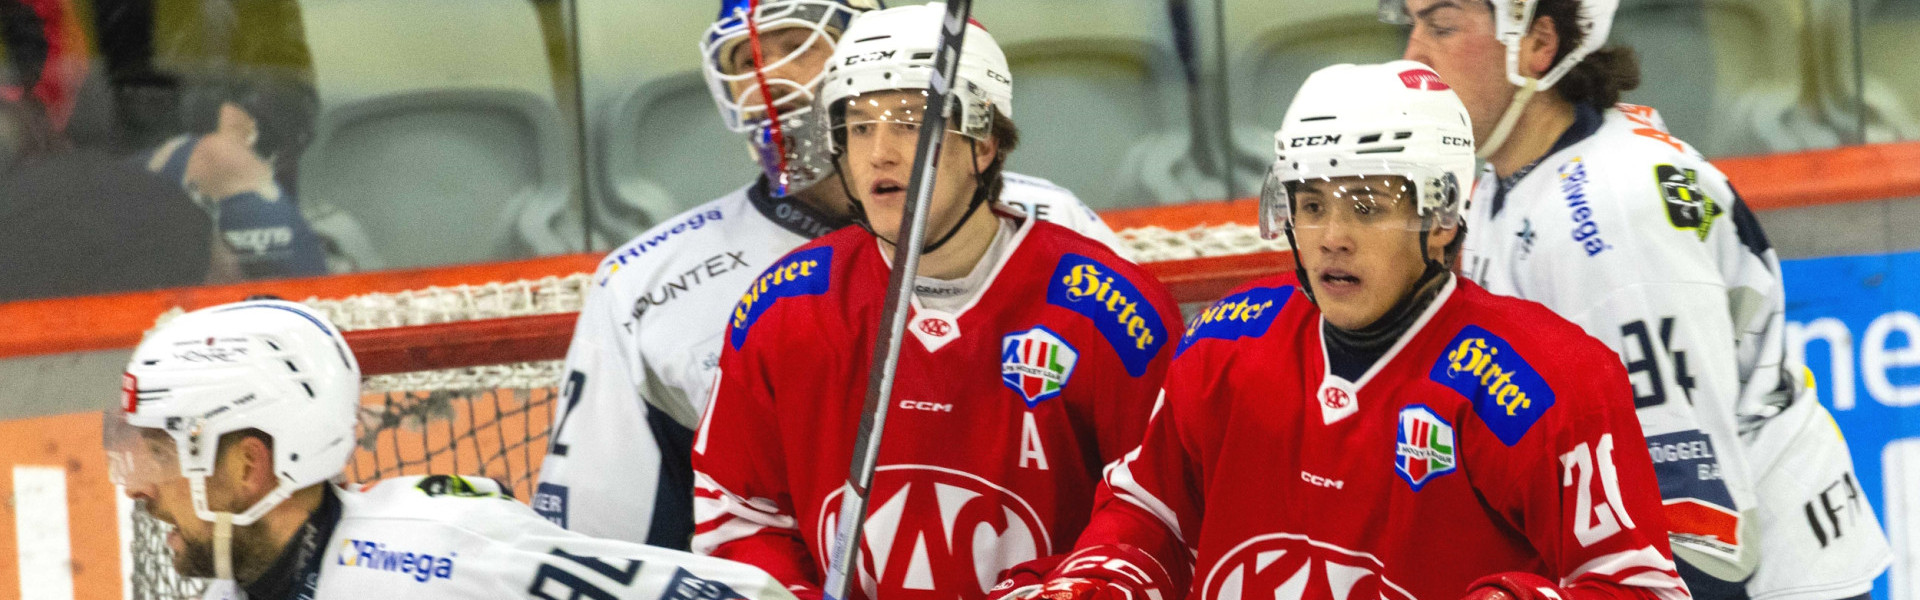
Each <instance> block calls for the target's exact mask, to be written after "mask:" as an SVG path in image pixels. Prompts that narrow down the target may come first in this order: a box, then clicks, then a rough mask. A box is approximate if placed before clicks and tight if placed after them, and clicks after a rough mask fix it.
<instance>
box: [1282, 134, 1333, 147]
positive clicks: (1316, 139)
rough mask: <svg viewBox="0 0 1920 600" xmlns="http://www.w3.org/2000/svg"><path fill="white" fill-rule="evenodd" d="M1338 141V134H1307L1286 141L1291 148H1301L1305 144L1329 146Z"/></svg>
mask: <svg viewBox="0 0 1920 600" xmlns="http://www.w3.org/2000/svg"><path fill="white" fill-rule="evenodd" d="M1338 143H1340V135H1339V134H1334V135H1309V136H1304V137H1297V138H1293V141H1291V142H1288V143H1287V146H1288V147H1291V148H1301V147H1306V146H1330V145H1333V144H1338Z"/></svg>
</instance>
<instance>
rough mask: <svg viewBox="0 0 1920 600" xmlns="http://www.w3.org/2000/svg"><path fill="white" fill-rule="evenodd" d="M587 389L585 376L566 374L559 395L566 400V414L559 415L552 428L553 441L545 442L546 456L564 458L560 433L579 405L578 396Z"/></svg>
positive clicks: (564, 429)
mask: <svg viewBox="0 0 1920 600" xmlns="http://www.w3.org/2000/svg"><path fill="white" fill-rule="evenodd" d="M586 389H587V374H586V373H581V372H579V371H568V372H567V385H566V386H564V387H562V388H560V395H561V396H562V397H565V398H566V399H567V412H565V413H563V414H561V415H560V422H559V423H555V424H554V426H553V439H551V440H547V454H552V455H554V456H566V455H567V445H566V444H562V443H560V432H562V431H566V429H567V419H570V418H572V417H573V409H574V408H576V407H578V406H579V405H580V394H581V393H584V392H585V391H586Z"/></svg>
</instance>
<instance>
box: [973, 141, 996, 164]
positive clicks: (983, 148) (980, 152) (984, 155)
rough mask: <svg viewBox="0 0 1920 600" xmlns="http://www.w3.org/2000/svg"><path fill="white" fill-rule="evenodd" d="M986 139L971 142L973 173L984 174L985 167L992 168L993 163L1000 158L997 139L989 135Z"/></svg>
mask: <svg viewBox="0 0 1920 600" xmlns="http://www.w3.org/2000/svg"><path fill="white" fill-rule="evenodd" d="M986 138H987V139H984V140H974V142H973V172H975V173H985V172H986V171H987V167H989V166H992V165H993V161H994V160H995V159H997V158H999V157H1000V141H999V139H998V138H995V137H994V136H991V135H989V136H986Z"/></svg>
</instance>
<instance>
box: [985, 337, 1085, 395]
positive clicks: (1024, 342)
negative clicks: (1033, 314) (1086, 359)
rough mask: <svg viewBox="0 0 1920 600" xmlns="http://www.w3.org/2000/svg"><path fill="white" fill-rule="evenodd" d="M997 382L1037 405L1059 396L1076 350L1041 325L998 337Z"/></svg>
mask: <svg viewBox="0 0 1920 600" xmlns="http://www.w3.org/2000/svg"><path fill="white" fill-rule="evenodd" d="M1000 348H1001V350H1000V382H1001V383H1004V384H1006V385H1007V387H1008V388H1010V389H1012V390H1013V391H1014V392H1015V393H1018V394H1020V397H1021V398H1023V399H1025V400H1026V401H1027V408H1033V407H1034V406H1038V405H1039V404H1040V403H1041V402H1044V401H1047V400H1049V399H1052V398H1054V397H1057V396H1059V395H1060V390H1062V389H1064V388H1066V386H1067V379H1068V378H1071V377H1073V365H1074V363H1076V362H1079V360H1080V353H1079V352H1077V351H1075V350H1074V349H1073V346H1072V345H1069V344H1067V342H1066V341H1065V340H1062V339H1060V336H1058V335H1054V333H1053V332H1052V331H1049V330H1047V328H1045V327H1035V328H1033V329H1029V330H1026V331H1022V332H1020V333H1010V334H1007V335H1005V336H1003V337H1001V338H1000Z"/></svg>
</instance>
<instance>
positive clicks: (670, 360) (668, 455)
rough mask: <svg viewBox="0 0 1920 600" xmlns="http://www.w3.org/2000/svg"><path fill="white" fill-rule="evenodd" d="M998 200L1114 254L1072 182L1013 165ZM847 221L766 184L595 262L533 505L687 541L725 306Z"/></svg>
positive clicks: (572, 518)
mask: <svg viewBox="0 0 1920 600" xmlns="http://www.w3.org/2000/svg"><path fill="white" fill-rule="evenodd" d="M1005 180H1006V186H1005V188H1004V189H1003V190H1002V192H1001V195H1000V201H1001V202H1002V203H1004V204H1008V205H1011V206H1013V207H1015V208H1018V209H1020V210H1022V211H1024V212H1026V213H1027V214H1030V215H1034V216H1037V217H1039V218H1041V219H1044V220H1047V221H1051V222H1054V223H1057V224H1060V225H1062V226H1065V227H1067V228H1069V229H1072V230H1074V231H1076V232H1078V233H1080V234H1082V235H1085V236H1087V237H1090V238H1093V239H1095V240H1098V241H1100V242H1102V243H1104V244H1106V245H1107V246H1108V247H1110V248H1114V249H1116V251H1118V250H1119V248H1120V247H1121V244H1120V241H1119V238H1118V237H1116V236H1115V235H1114V234H1113V231H1112V230H1110V229H1108V228H1107V226H1106V224H1105V223H1103V222H1101V221H1100V217H1099V216H1098V215H1096V214H1095V213H1094V212H1093V211H1092V210H1091V209H1089V208H1087V206H1086V205H1085V204H1082V203H1081V202H1080V199H1079V198H1077V197H1075V196H1074V195H1073V193H1072V192H1070V191H1067V190H1066V189H1065V188H1061V187H1059V186H1056V185H1054V184H1053V183H1052V182H1049V181H1047V180H1045V179H1040V178H1037V177H1028V176H1024V175H1018V174H1014V173H1006V174H1005ZM848 224H849V223H847V222H844V221H838V220H835V219H832V218H830V217H828V216H827V215H824V214H822V213H820V212H818V211H816V210H813V209H812V208H810V207H808V206H806V205H804V204H801V203H799V202H795V201H790V200H785V199H780V198H773V197H771V196H770V195H768V194H767V192H766V188H765V183H764V181H761V182H756V183H754V184H753V185H750V186H747V187H745V188H741V189H740V190H738V191H735V192H733V193H732V194H728V195H727V196H725V197H723V198H720V199H718V200H714V201H712V202H708V203H706V204H703V205H700V206H698V207H696V208H694V209H693V210H689V211H687V212H685V213H682V214H680V215H679V216H676V217H674V218H672V219H668V220H666V221H663V222H661V224H660V225H657V226H655V227H654V228H653V229H651V230H649V231H647V232H646V233H643V234H641V235H640V237H638V238H634V239H633V240H632V241H630V242H627V244H626V245H624V246H621V247H620V248H619V249H616V250H614V251H613V252H612V253H611V254H609V255H607V258H606V259H605V260H604V261H602V262H601V263H600V268H599V269H598V270H597V271H596V272H595V273H594V282H593V285H592V287H590V288H589V289H588V291H587V298H586V302H585V306H583V307H582V308H581V311H580V321H579V323H578V324H577V325H575V327H574V334H573V342H572V345H571V346H570V347H569V348H568V350H567V359H566V373H567V375H566V377H567V379H566V381H565V382H564V385H563V386H562V389H561V404H562V408H561V409H560V410H559V411H557V412H556V414H555V415H554V421H553V430H552V431H551V432H550V434H551V435H550V438H549V439H550V440H551V441H550V443H549V445H548V451H547V456H546V458H545V460H544V462H543V464H542V465H541V467H540V479H539V482H540V484H539V488H538V490H537V491H536V493H535V496H534V499H533V505H534V508H535V509H536V510H538V511H539V512H540V514H542V515H544V516H546V517H547V518H548V519H551V520H553V521H554V522H556V523H559V524H560V525H561V526H563V527H566V528H568V529H572V530H574V531H579V532H582V533H585V534H588V535H592V536H596V537H607V538H613V539H620V540H629V541H634V542H645V543H648V544H653V545H657V546H663V547H668V548H677V549H686V548H687V547H688V545H689V543H690V541H691V539H692V536H693V509H692V502H693V473H692V463H691V460H692V459H691V458H690V455H689V454H688V453H689V452H690V451H691V447H692V443H693V430H694V428H695V427H696V426H698V424H699V420H700V414H701V412H702V411H704V410H705V408H706V404H707V400H708V396H709V393H710V390H711V387H712V385H713V380H714V369H715V367H716V366H718V363H719V358H720V347H721V340H722V335H723V334H725V333H726V323H727V316H728V311H731V310H732V309H733V305H734V303H735V301H737V300H739V299H740V294H741V293H742V292H744V291H746V289H747V285H748V283H749V282H751V281H752V280H753V278H755V277H757V276H759V274H760V272H761V271H762V270H764V269H766V268H767V266H768V265H770V264H772V263H773V261H775V260H778V259H779V258H780V257H781V256H784V255H786V253H787V252H788V251H790V250H793V249H794V248H797V247H799V246H800V245H801V244H804V243H806V242H808V241H810V240H812V239H813V238H816V237H820V236H822V235H825V234H827V233H829V232H831V231H833V230H835V229H839V228H840V227H843V226H846V225H848Z"/></svg>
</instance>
